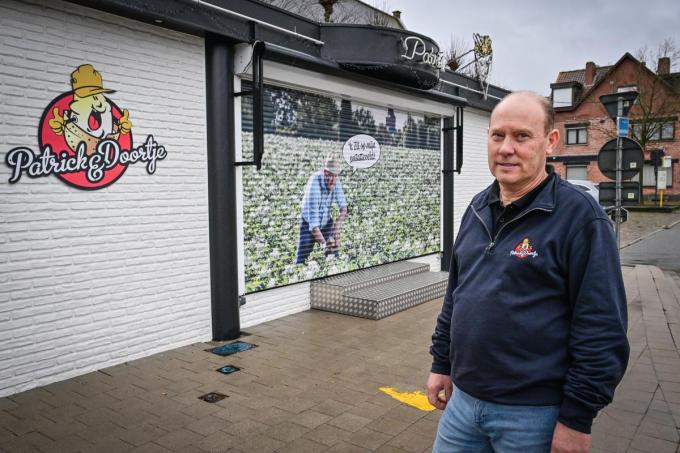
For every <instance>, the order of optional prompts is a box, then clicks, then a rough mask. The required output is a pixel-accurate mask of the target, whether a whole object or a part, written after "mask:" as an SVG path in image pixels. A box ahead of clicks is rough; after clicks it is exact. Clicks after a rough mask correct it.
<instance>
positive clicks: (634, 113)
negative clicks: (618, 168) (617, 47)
mask: <svg viewBox="0 0 680 453" xmlns="http://www.w3.org/2000/svg"><path fill="white" fill-rule="evenodd" d="M550 88H551V95H550V99H551V102H552V104H553V107H554V109H555V123H556V127H557V128H558V129H559V130H560V132H561V136H562V138H561V140H560V143H559V146H558V148H557V150H556V152H555V153H554V154H553V156H551V157H550V161H551V162H552V163H553V164H554V166H555V167H556V169H557V170H558V171H559V172H560V173H561V174H562V176H564V177H566V178H567V179H572V180H590V181H593V182H596V183H599V182H602V181H609V179H607V178H606V177H605V176H604V175H603V174H602V173H601V172H600V170H599V168H598V165H597V154H598V152H599V150H600V149H601V147H602V145H604V144H605V143H606V142H607V141H609V140H611V139H612V138H615V137H616V127H615V124H614V122H613V121H612V120H611V119H610V118H609V115H608V114H607V112H606V111H605V109H604V106H603V105H602V103H601V102H600V96H602V95H605V94H611V93H620V92H624V91H631V90H632V91H637V92H638V98H637V100H636V101H635V103H634V105H633V106H632V107H631V109H630V112H629V114H628V116H629V118H630V127H629V137H630V138H632V139H634V140H636V141H638V142H639V143H640V145H641V147H642V148H643V150H644V157H645V163H644V168H643V170H642V172H641V174H639V175H638V176H636V177H634V178H633V179H632V180H633V181H638V182H641V185H642V195H643V197H644V198H645V200H646V201H647V202H649V201H652V199H654V200H653V201H656V199H655V197H657V198H658V191H657V190H656V187H657V180H656V173H655V165H654V161H653V160H652V158H653V157H658V156H661V155H663V156H665V157H666V160H667V162H670V164H671V166H670V167H664V166H663V164H662V162H660V161H659V160H657V168H656V171H661V172H666V185H667V187H666V190H665V196H664V199H666V200H672V201H677V200H680V165H678V159H679V158H680V132H679V131H678V124H679V123H678V115H680V72H671V61H670V58H669V57H662V58H659V60H658V62H657V64H656V69H655V70H652V69H651V68H649V67H648V66H647V65H646V64H645V62H642V61H639V60H638V59H636V58H635V57H633V56H632V55H631V54H629V53H626V54H625V55H623V56H622V57H621V58H620V59H619V61H617V62H616V63H615V64H613V65H607V66H597V65H596V64H595V63H593V62H591V61H589V62H587V63H586V65H585V68H581V69H576V70H569V71H561V72H560V73H559V74H558V76H557V80H556V81H555V83H553V84H551V85H550ZM659 150H661V151H662V152H660V151H659Z"/></svg>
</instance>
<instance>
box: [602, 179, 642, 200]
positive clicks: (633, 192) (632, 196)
mask: <svg viewBox="0 0 680 453" xmlns="http://www.w3.org/2000/svg"><path fill="white" fill-rule="evenodd" d="M598 189H599V190H600V195H599V197H600V204H601V205H604V206H607V205H611V204H614V203H615V202H616V183H615V182H601V183H600V185H599V187H598ZM621 204H622V205H623V206H636V205H638V204H640V183H639V182H624V183H621Z"/></svg>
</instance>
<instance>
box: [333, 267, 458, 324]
mask: <svg viewBox="0 0 680 453" xmlns="http://www.w3.org/2000/svg"><path fill="white" fill-rule="evenodd" d="M448 278H449V274H448V272H422V273H418V274H415V275H411V276H409V277H404V278H401V279H399V280H395V281H390V282H386V283H381V284H378V285H373V286H370V287H368V288H362V289H359V290H356V291H351V292H348V293H345V295H344V297H343V300H342V302H341V303H340V305H339V308H340V310H342V311H341V312H343V313H347V314H352V315H354V316H360V317H362V318H369V319H382V318H385V317H386V316H390V315H392V314H394V313H397V312H400V311H402V310H406V309H407V308H411V307H414V306H416V305H419V304H422V303H424V302H428V301H431V300H433V299H437V298H439V297H442V296H443V295H444V293H445V291H446V285H447V282H448Z"/></svg>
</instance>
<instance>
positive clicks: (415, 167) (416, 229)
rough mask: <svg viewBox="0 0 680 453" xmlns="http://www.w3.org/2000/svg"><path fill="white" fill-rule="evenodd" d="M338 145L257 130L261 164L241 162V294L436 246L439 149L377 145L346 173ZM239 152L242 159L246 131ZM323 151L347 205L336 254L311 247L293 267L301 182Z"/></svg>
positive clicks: (436, 248)
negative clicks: (338, 168) (370, 161)
mask: <svg viewBox="0 0 680 453" xmlns="http://www.w3.org/2000/svg"><path fill="white" fill-rule="evenodd" d="M343 144H344V143H343V142H339V141H329V140H320V139H309V138H301V137H289V136H284V135H277V134H265V139H264V149H265V154H264V159H263V167H262V169H261V170H260V171H257V170H255V168H254V167H243V169H244V170H243V185H244V223H245V225H244V228H245V231H244V235H245V275H246V292H248V293H250V292H254V291H259V290H263V289H269V288H273V287H277V286H282V285H287V284H290V283H295V282H300V281H304V280H309V279H313V278H317V277H324V276H328V275H333V274H337V273H340V272H347V271H351V270H356V269H360V268H364V267H367V266H373V265H377V264H384V263H387V262H391V261H397V260H401V259H406V258H409V257H413V256H419V255H424V254H428V253H435V252H437V251H439V249H440V245H439V218H440V212H439V211H440V209H439V200H440V198H439V197H440V156H439V151H438V150H436V151H433V150H426V149H414V148H405V147H395V146H381V150H380V160H379V161H378V162H377V163H376V164H375V165H374V166H373V167H371V168H368V169H362V170H357V171H355V172H352V169H351V167H349V165H347V163H346V162H344V160H343V159H342V146H343ZM243 150H244V156H249V153H250V151H249V150H252V134H251V133H248V132H243ZM331 154H333V155H334V156H335V157H336V158H338V159H339V160H341V161H342V162H343V173H342V175H341V176H340V180H341V181H342V185H343V188H344V192H345V197H346V199H347V204H348V207H347V210H348V214H347V219H346V221H345V224H344V225H343V228H342V236H341V249H340V255H339V257H337V258H335V257H332V256H329V257H324V255H323V253H322V251H321V249H320V247H319V246H318V245H317V246H316V247H315V249H314V251H313V252H312V254H311V255H310V257H309V259H308V260H307V262H306V263H305V264H299V265H296V264H294V261H295V250H296V247H297V240H298V229H299V221H300V220H299V219H300V217H299V216H300V202H301V200H302V196H303V192H304V189H305V185H306V183H307V179H308V178H309V176H310V175H311V174H312V173H313V172H315V171H316V170H318V169H319V168H321V166H322V164H323V161H324V159H325V158H326V156H328V155H331ZM334 209H335V210H336V214H334V215H333V218H336V217H337V209H336V208H334Z"/></svg>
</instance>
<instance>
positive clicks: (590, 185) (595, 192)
mask: <svg viewBox="0 0 680 453" xmlns="http://www.w3.org/2000/svg"><path fill="white" fill-rule="evenodd" d="M568 182H570V183H571V184H573V185H575V186H576V187H578V188H579V189H581V190H582V191H584V192H585V193H587V194H588V195H590V196H592V197H593V198H595V200H597V201H598V202H599V201H600V190H599V189H598V185H597V184H596V183H594V182H592V181H585V180H582V179H569V180H568Z"/></svg>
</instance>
